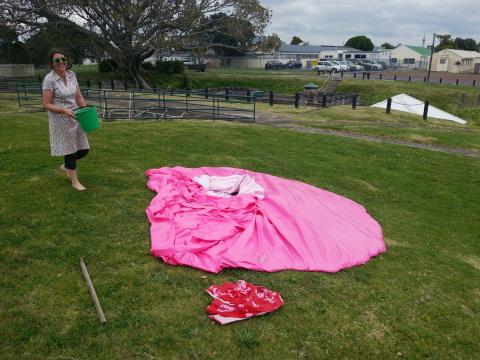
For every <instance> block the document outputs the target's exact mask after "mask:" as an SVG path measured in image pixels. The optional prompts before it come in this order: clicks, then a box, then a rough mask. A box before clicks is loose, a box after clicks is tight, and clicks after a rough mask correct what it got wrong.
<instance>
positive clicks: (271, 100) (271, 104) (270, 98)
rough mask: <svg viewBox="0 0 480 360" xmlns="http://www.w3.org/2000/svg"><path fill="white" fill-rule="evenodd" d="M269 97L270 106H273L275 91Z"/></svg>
mask: <svg viewBox="0 0 480 360" xmlns="http://www.w3.org/2000/svg"><path fill="white" fill-rule="evenodd" d="M268 95H269V102H270V106H273V91H270V93H269V94H268Z"/></svg>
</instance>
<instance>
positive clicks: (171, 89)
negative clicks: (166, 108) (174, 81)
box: [170, 86, 173, 96]
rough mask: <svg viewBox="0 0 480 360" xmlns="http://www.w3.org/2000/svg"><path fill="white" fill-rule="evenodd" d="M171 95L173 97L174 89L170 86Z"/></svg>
mask: <svg viewBox="0 0 480 360" xmlns="http://www.w3.org/2000/svg"><path fill="white" fill-rule="evenodd" d="M170 95H171V96H173V87H171V86H170Z"/></svg>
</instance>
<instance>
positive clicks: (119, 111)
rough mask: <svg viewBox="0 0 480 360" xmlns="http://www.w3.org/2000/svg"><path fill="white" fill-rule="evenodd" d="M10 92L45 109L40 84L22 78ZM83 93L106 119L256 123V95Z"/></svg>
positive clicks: (169, 91)
mask: <svg viewBox="0 0 480 360" xmlns="http://www.w3.org/2000/svg"><path fill="white" fill-rule="evenodd" d="M4 91H5V88H4ZM8 91H10V92H12V91H14V92H16V95H17V100H18V104H19V107H20V108H22V109H27V110H32V111H43V107H42V94H41V84H40V83H38V82H27V81H23V82H21V83H17V85H16V87H15V89H13V88H12V87H9V88H8ZM82 94H83V96H84V98H85V100H86V102H87V103H88V104H90V105H95V106H96V107H97V111H98V113H99V115H100V116H101V117H102V118H103V119H104V120H105V121H113V120H120V119H130V120H141V119H164V120H167V119H183V118H194V119H213V120H217V119H218V120H226V121H240V122H250V123H254V122H255V112H256V96H255V94H253V95H252V94H250V95H241V94H229V93H228V92H227V93H216V92H213V91H208V89H202V90H191V89H185V90H182V89H173V88H169V89H152V90H138V89H136V90H133V89H132V90H127V91H125V90H111V89H102V87H100V88H98V87H90V88H88V87H83V86H82Z"/></svg>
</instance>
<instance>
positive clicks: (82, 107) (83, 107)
mask: <svg viewBox="0 0 480 360" xmlns="http://www.w3.org/2000/svg"><path fill="white" fill-rule="evenodd" d="M91 107H95V105H85V106H79V107H77V108H75V109H73V110H72V111H77V110H80V109H85V108H91Z"/></svg>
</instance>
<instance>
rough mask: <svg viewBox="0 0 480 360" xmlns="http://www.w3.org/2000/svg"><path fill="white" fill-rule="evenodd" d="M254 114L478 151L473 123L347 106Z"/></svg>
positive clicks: (479, 129)
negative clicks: (463, 123)
mask: <svg viewBox="0 0 480 360" xmlns="http://www.w3.org/2000/svg"><path fill="white" fill-rule="evenodd" d="M256 108H257V111H260V112H265V113H269V114H272V116H274V117H278V116H281V117H284V118H285V119H289V120H292V121H293V122H294V123H295V124H296V125H301V126H305V127H313V128H320V129H331V130H339V131H345V132H349V133H357V134H367V135H373V136H380V137H382V138H386V139H393V140H404V141H410V142H415V143H420V144H429V145H442V146H448V147H459V148H465V149H469V150H474V151H480V126H478V125H477V124H476V123H475V122H470V123H467V125H461V124H456V123H454V122H450V121H444V120H437V119H433V118H429V119H428V120H427V121H425V120H423V118H422V117H421V116H418V115H413V114H407V113H404V112H399V111H392V113H391V114H389V115H387V114H385V110H383V109H377V108H370V107H366V106H360V107H357V109H356V110H352V108H351V106H350V105H348V106H347V105H345V106H334V107H331V108H327V109H318V108H317V109H315V108H308V107H300V108H298V109H295V108H294V107H293V106H286V105H275V106H273V107H270V106H269V105H265V104H260V103H259V104H257V106H256Z"/></svg>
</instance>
